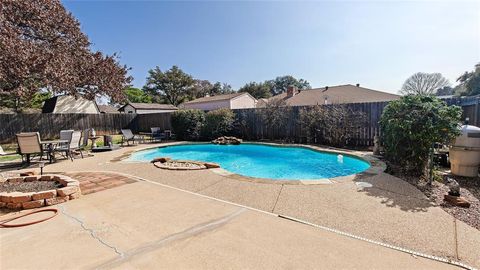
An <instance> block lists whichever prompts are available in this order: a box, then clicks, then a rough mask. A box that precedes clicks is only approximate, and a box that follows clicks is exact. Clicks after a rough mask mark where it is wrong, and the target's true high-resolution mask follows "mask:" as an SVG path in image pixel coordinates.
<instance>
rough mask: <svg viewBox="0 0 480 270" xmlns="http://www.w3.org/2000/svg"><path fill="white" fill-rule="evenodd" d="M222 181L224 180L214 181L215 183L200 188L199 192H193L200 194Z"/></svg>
mask: <svg viewBox="0 0 480 270" xmlns="http://www.w3.org/2000/svg"><path fill="white" fill-rule="evenodd" d="M223 181H225V179H220V180H218V181H216V182H215V183H213V184H210V185H207V186H206V187H203V188H200V189H199V190H197V191H194V192H197V193H200V192H202V191H204V190H207V189H208V188H210V187H213V186H215V185H216V184H218V183H220V182H223Z"/></svg>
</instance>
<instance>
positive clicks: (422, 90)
mask: <svg viewBox="0 0 480 270" xmlns="http://www.w3.org/2000/svg"><path fill="white" fill-rule="evenodd" d="M449 85H450V83H449V82H448V80H447V79H446V78H445V77H443V76H442V74H440V73H423V72H417V73H415V74H413V75H412V76H410V77H409V78H408V79H407V80H406V81H405V82H404V83H403V86H402V90H400V94H403V95H434V94H435V93H436V91H437V90H438V89H440V88H442V87H445V86H449Z"/></svg>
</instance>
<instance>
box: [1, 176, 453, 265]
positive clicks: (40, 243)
mask: <svg viewBox="0 0 480 270" xmlns="http://www.w3.org/2000/svg"><path fill="white" fill-rule="evenodd" d="M112 198H122V199H121V200H112ZM56 208H57V209H59V212H60V213H59V215H58V216H57V217H55V218H53V219H51V220H48V221H46V222H43V223H39V224H36V225H33V226H29V227H22V228H15V229H3V230H2V233H1V235H0V242H1V243H2V245H1V247H0V250H1V259H2V260H1V266H2V269H77V268H81V269H155V268H162V269H245V268H257V269H274V268H275V269H276V268H301V269H332V268H342V269H353V268H369V269H407V268H409V269H413V268H421V269H455V267H454V266H451V265H447V264H444V263H440V262H436V261H433V260H429V259H424V258H419V257H414V256H411V255H409V254H407V253H403V252H399V251H395V250H391V249H387V248H383V247H381V246H378V245H374V244H370V243H367V242H363V241H358V240H355V239H351V238H347V237H344V236H341V235H337V234H334V233H330V232H327V231H324V230H320V229H317V228H314V227H311V226H307V225H305V224H300V223H296V222H293V221H290V220H285V219H281V218H278V217H275V216H273V215H268V214H265V213H260V212H257V211H253V210H249V209H246V208H243V207H239V206H234V205H231V204H227V203H222V202H219V201H214V200H211V199H208V198H202V197H199V196H195V195H192V194H188V193H185V192H181V191H178V190H174V189H170V188H166V187H162V186H158V185H154V184H151V183H148V182H137V183H133V184H128V185H124V186H121V187H116V188H113V189H110V190H106V191H101V192H98V193H94V194H89V195H86V196H83V197H82V198H81V199H79V200H75V201H69V202H67V203H64V204H61V205H59V206H57V207H56ZM152 213H155V214H154V215H152ZM367 251H368V252H367Z"/></svg>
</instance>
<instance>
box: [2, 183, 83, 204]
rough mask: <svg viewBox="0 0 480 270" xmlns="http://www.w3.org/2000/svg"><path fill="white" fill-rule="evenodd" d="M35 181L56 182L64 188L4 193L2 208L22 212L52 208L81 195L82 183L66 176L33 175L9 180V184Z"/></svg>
mask: <svg viewBox="0 0 480 270" xmlns="http://www.w3.org/2000/svg"><path fill="white" fill-rule="evenodd" d="M33 181H56V182H59V183H60V184H61V185H62V187H60V188H57V189H51V190H44V191H38V192H17V191H15V192H2V193H0V208H2V207H6V208H9V209H17V210H20V209H32V208H38V207H43V206H51V205H55V204H59V203H64V202H66V201H68V200H73V199H77V198H79V197H80V195H81V190H80V183H79V182H78V181H77V180H74V179H72V178H70V177H68V176H65V175H53V174H49V175H41V176H40V175H32V176H24V177H14V178H8V179H7V182H10V183H20V182H33Z"/></svg>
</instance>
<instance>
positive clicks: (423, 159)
mask: <svg viewBox="0 0 480 270" xmlns="http://www.w3.org/2000/svg"><path fill="white" fill-rule="evenodd" d="M461 115H462V110H461V108H460V107H458V106H447V104H445V102H443V101H441V100H439V99H438V98H436V97H433V96H420V95H408V96H403V97H401V98H400V99H399V100H395V101H391V102H390V103H389V104H388V105H387V106H386V107H385V110H384V111H383V114H382V117H381V120H380V126H381V130H382V137H381V138H382V143H383V146H384V148H385V158H386V159H387V161H388V162H389V163H390V164H392V165H395V166H401V167H402V169H403V172H404V173H407V174H411V175H421V174H422V173H424V170H425V168H426V166H427V164H428V160H429V154H430V150H431V147H432V145H433V143H435V142H440V143H449V142H450V141H451V140H452V139H453V138H455V136H457V135H458V132H459V131H458V125H459V123H460V119H461Z"/></svg>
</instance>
